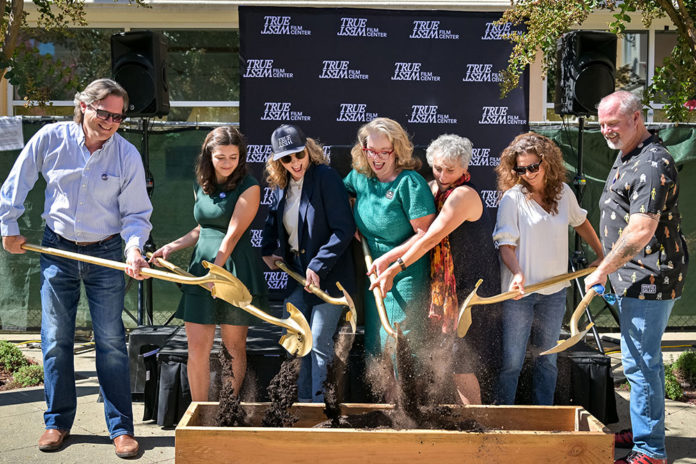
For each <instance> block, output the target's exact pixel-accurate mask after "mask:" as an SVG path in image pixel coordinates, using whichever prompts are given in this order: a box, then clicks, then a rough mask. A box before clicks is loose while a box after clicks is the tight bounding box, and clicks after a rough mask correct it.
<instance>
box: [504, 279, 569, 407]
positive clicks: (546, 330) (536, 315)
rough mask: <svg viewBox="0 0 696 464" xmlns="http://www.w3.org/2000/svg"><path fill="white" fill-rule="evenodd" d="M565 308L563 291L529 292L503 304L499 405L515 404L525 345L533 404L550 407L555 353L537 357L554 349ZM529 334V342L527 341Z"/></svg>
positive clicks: (552, 393)
mask: <svg viewBox="0 0 696 464" xmlns="http://www.w3.org/2000/svg"><path fill="white" fill-rule="evenodd" d="M565 307H566V289H565V288H564V289H563V290H561V291H559V292H556V293H553V294H551V295H542V294H540V293H532V294H529V295H527V296H526V297H524V298H522V299H519V300H507V301H504V302H503V363H502V366H501V370H500V377H499V379H498V401H497V402H498V403H499V404H514V403H515V394H516V393H517V381H518V379H519V377H520V372H521V371H522V365H523V364H524V356H525V353H526V349H527V342H528V341H529V342H530V343H531V346H530V352H531V355H532V359H533V363H534V368H533V371H532V401H533V402H534V404H540V405H552V404H553V397H554V393H555V391H556V377H557V375H558V371H557V369H556V358H557V355H556V354H551V355H546V356H539V353H541V352H542V351H545V350H548V349H549V348H553V347H554V346H556V342H557V341H558V337H559V336H560V333H561V324H562V323H563V315H564V313H565ZM530 335H531V340H530Z"/></svg>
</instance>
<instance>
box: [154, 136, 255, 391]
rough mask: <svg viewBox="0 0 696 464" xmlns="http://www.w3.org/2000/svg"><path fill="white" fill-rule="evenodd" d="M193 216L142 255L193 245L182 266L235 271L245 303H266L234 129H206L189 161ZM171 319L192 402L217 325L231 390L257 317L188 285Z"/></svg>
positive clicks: (205, 382) (248, 188) (251, 191)
mask: <svg viewBox="0 0 696 464" xmlns="http://www.w3.org/2000/svg"><path fill="white" fill-rule="evenodd" d="M196 181H197V183H196V185H195V186H194V198H195V203H194V207H193V217H194V218H195V220H196V222H197V223H198V225H197V226H196V227H195V228H194V229H193V230H191V231H190V232H189V233H188V234H186V235H184V236H183V237H180V238H178V239H176V240H174V241H173V242H170V243H168V244H166V245H164V246H163V247H162V248H160V249H159V250H157V251H155V253H154V254H153V255H152V258H151V259H150V261H151V262H153V263H155V264H157V260H156V258H163V259H165V260H166V259H168V258H169V256H170V255H171V254H172V253H173V252H175V251H178V250H181V249H184V248H188V247H191V246H194V250H193V254H192V256H191V262H190V264H189V268H188V271H189V272H190V273H191V274H193V275H195V276H202V275H205V274H206V273H207V272H208V270H207V269H206V268H204V267H203V264H202V263H203V261H204V260H205V261H209V262H212V263H214V264H216V265H218V266H221V267H223V268H225V269H226V270H228V271H229V272H230V273H232V274H233V275H235V276H236V277H237V278H239V280H241V281H242V283H243V284H244V285H246V286H247V288H248V289H249V292H250V293H251V295H252V296H253V300H252V304H253V305H255V306H257V307H259V308H266V307H267V305H268V302H267V288H266V281H265V280H264V277H263V269H262V266H261V259H260V257H259V254H258V252H257V251H256V249H254V248H253V247H252V246H251V237H250V234H249V227H250V226H251V222H252V221H253V219H254V217H255V216H256V212H257V211H258V209H259V203H260V198H261V189H260V187H259V183H258V181H257V180H256V179H255V178H254V177H252V176H251V175H250V174H247V168H246V142H245V140H244V136H243V135H242V134H241V133H240V132H239V131H238V130H237V129H236V128H234V127H230V126H226V127H218V128H216V129H214V130H213V131H211V132H210V133H209V134H208V135H207V137H206V138H205V141H204V142H203V147H202V148H201V153H200V155H199V156H198V160H197V161H196ZM182 291H183V295H182V297H181V302H180V303H179V309H178V310H177V312H176V317H178V318H180V319H183V320H184V322H185V325H186V337H187V338H188V379H189V385H190V387H191V399H192V400H193V401H208V389H209V386H210V351H211V349H212V348H213V342H214V337H215V325H216V324H219V325H220V332H221V335H222V341H223V343H224V344H225V346H226V347H227V350H228V351H229V352H230V354H231V355H232V370H233V373H234V379H233V381H232V382H233V385H232V386H233V388H234V391H235V393H236V394H237V395H238V394H239V392H240V389H241V387H242V383H243V382H244V375H245V372H246V336H247V330H248V326H249V325H251V324H254V323H257V322H258V319H256V318H255V317H254V316H252V315H250V314H249V313H247V312H245V311H243V310H241V309H239V308H237V307H235V306H232V305H231V304H229V303H227V302H225V301H224V300H221V299H219V298H213V297H212V296H211V294H210V292H209V291H208V290H206V289H204V288H202V287H199V286H195V285H184V286H183V287H182Z"/></svg>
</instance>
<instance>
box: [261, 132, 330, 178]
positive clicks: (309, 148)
mask: <svg viewBox="0 0 696 464" xmlns="http://www.w3.org/2000/svg"><path fill="white" fill-rule="evenodd" d="M304 151H305V152H306V153H307V154H308V155H309V162H310V164H329V160H328V159H327V158H326V155H325V154H324V149H323V148H322V147H321V145H320V144H319V142H317V141H316V140H314V139H313V138H310V137H307V142H306V143H305V148H304ZM289 176H290V174H289V173H288V170H287V169H285V166H283V163H282V162H281V161H280V160H274V159H273V155H271V156H269V157H268V159H267V160H266V183H267V184H268V186H269V187H271V188H276V187H277V188H279V189H284V188H285V187H287V185H288V177H289Z"/></svg>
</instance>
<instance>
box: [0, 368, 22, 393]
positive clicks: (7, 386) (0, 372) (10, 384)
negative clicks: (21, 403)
mask: <svg viewBox="0 0 696 464" xmlns="http://www.w3.org/2000/svg"><path fill="white" fill-rule="evenodd" d="M15 388H20V385H19V384H18V383H16V382H15V381H14V378H13V377H12V372H10V371H8V370H6V369H5V367H4V366H0V391H7V390H14V389H15Z"/></svg>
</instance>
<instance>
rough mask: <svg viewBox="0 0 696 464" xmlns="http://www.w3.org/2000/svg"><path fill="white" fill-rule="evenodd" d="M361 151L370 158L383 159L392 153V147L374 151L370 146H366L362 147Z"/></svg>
mask: <svg viewBox="0 0 696 464" xmlns="http://www.w3.org/2000/svg"><path fill="white" fill-rule="evenodd" d="M362 151H364V152H365V155H367V156H369V157H370V158H379V159H384V158H386V157H387V156H389V155H391V154H392V153H394V149H393V148H392V149H391V150H388V151H387V150H385V151H375V150H373V149H372V148H367V147H363V149H362Z"/></svg>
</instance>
